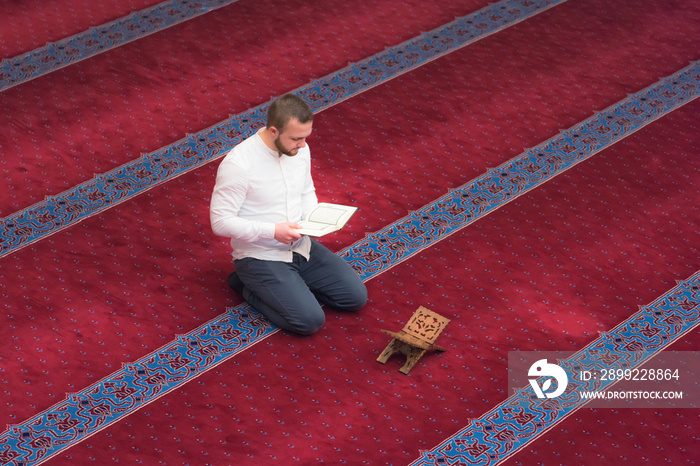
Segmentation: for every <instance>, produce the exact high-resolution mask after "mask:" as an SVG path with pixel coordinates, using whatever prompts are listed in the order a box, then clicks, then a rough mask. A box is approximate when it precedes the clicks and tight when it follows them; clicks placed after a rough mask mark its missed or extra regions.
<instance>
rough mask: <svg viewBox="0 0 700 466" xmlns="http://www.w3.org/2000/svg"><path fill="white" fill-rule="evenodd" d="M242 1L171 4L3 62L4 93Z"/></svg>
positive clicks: (1, 88) (0, 64)
mask: <svg viewBox="0 0 700 466" xmlns="http://www.w3.org/2000/svg"><path fill="white" fill-rule="evenodd" d="M237 1H238V0H202V1H199V2H191V1H189V0H171V1H168V2H163V3H160V4H158V5H156V6H153V7H151V8H146V9H145V10H141V11H137V12H135V13H132V14H130V15H128V16H125V17H123V18H120V19H118V20H116V21H112V22H111V23H107V24H103V25H101V26H97V27H94V28H91V29H88V30H87V31H84V32H81V33H80V34H76V35H74V36H71V37H67V38H65V39H62V40H60V41H57V42H52V43H49V44H46V45H45V46H43V47H40V48H38V49H35V50H32V51H31V52H28V53H25V54H23V55H18V56H16V57H13V58H7V59H5V60H2V62H0V92H2V91H4V90H6V89H9V88H11V87H14V86H17V85H19V84H22V83H24V82H27V81H31V80H32V79H35V78H38V77H40V76H43V75H45V74H48V73H51V72H53V71H56V70H59V69H61V68H64V67H66V66H70V65H72V64H74V63H77V62H79V61H82V60H85V59H87V58H90V57H93V56H95V55H98V54H100V53H103V52H107V51H108V50H111V49H113V48H116V47H119V46H121V45H124V44H127V43H129V42H132V41H135V40H138V39H141V38H143V37H146V36H148V35H150V34H153V33H156V32H158V31H162V30H163V29H166V28H169V27H171V26H175V25H176V24H179V23H182V22H185V21H188V20H190V19H192V18H196V17H197V16H201V15H203V14H205V13H209V12H210V11H213V10H216V9H217V8H221V7H224V6H227V5H230V4H232V3H235V2H237Z"/></svg>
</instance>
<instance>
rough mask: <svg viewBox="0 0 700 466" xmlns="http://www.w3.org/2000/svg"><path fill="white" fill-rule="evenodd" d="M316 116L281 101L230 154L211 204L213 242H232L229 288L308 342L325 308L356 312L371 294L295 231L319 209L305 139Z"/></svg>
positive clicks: (289, 98) (290, 99)
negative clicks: (262, 125) (232, 268)
mask: <svg viewBox="0 0 700 466" xmlns="http://www.w3.org/2000/svg"><path fill="white" fill-rule="evenodd" d="M312 126H313V113H312V112H311V110H310V109H309V107H308V105H306V103H305V102H304V101H303V100H302V99H301V98H299V97H298V96H296V95H293V94H286V95H283V96H282V97H279V98H278V99H276V100H275V101H274V102H273V103H272V105H271V106H270V109H269V110H268V114H267V126H266V127H265V128H262V129H260V130H259V131H258V132H257V133H256V134H255V135H253V136H251V137H249V138H248V139H246V140H245V141H243V142H241V143H240V144H239V145H237V146H236V147H235V148H233V150H231V151H230V152H229V153H228V154H227V155H226V157H225V158H224V160H223V161H222V162H221V165H220V166H219V171H218V173H217V176H216V185H215V187H214V192H213V194H212V200H211V210H210V214H211V224H212V229H213V231H214V233H215V234H217V235H220V236H225V237H228V238H231V247H232V248H233V259H234V265H235V269H236V271H235V272H234V273H233V274H231V276H230V277H229V285H231V287H232V288H234V289H235V290H237V291H238V292H240V293H241V294H242V295H243V297H244V298H245V300H246V301H248V303H250V304H251V305H252V306H253V307H254V308H255V309H257V310H258V311H260V312H261V313H262V314H264V315H265V316H266V317H267V318H268V319H269V320H270V321H271V322H272V323H273V324H274V325H276V326H277V327H280V328H282V329H285V330H289V331H292V332H295V333H299V334H304V335H310V334H312V333H314V332H316V331H317V330H318V329H319V328H320V327H321V326H322V325H323V323H324V321H325V314H324V312H323V309H322V308H321V304H327V305H329V306H332V307H334V308H337V309H339V310H344V311H357V310H359V309H360V308H361V307H362V306H364V305H365V303H366V301H367V290H366V288H365V286H364V284H363V283H362V281H361V280H360V278H359V276H358V275H357V273H355V271H354V270H353V269H352V268H351V267H350V266H349V265H348V264H347V263H346V262H345V261H344V260H342V259H341V258H339V257H338V256H337V255H335V254H333V253H332V252H331V251H329V250H328V249H327V248H326V247H325V246H323V245H321V244H320V243H319V242H317V241H316V240H313V239H311V238H309V237H308V236H305V235H300V234H299V233H298V231H297V229H298V228H300V225H299V224H298V223H297V222H299V221H301V220H302V219H305V218H306V216H307V215H308V214H309V212H311V210H312V209H313V208H314V207H315V206H316V205H317V204H318V200H317V198H316V191H315V188H314V184H313V181H312V178H311V157H310V152H309V148H308V146H307V145H306V139H307V138H308V137H309V135H310V134H311V130H312Z"/></svg>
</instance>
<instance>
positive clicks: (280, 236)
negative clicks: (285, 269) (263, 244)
mask: <svg viewBox="0 0 700 466" xmlns="http://www.w3.org/2000/svg"><path fill="white" fill-rule="evenodd" d="M297 228H301V225H299V224H298V223H294V222H284V223H278V224H276V225H275V239H276V240H277V241H279V242H280V243H284V244H289V243H291V242H293V241H296V240H298V239H299V238H301V235H300V234H299V233H298V232H297Z"/></svg>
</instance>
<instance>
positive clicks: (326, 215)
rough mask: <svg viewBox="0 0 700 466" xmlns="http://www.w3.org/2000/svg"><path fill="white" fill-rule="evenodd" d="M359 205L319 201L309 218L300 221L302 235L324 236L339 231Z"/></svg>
mask: <svg viewBox="0 0 700 466" xmlns="http://www.w3.org/2000/svg"><path fill="white" fill-rule="evenodd" d="M356 210H357V207H350V206H346V205H340V204H329V203H327V202H321V203H319V204H318V205H317V206H316V208H315V209H314V210H312V211H311V213H310V214H309V218H307V219H306V220H303V221H301V222H299V224H300V225H301V229H299V230H297V231H298V232H299V233H301V234H302V235H309V236H323V235H327V234H328V233H333V232H334V231H338V230H340V229H341V228H343V226H345V224H346V223H348V220H350V217H352V215H353V214H354V213H355V211H356Z"/></svg>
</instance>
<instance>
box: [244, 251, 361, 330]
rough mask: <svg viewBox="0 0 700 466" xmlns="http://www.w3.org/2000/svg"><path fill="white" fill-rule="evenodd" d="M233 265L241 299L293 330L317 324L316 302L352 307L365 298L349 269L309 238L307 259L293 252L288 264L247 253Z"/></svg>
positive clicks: (319, 317) (319, 315) (322, 319)
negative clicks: (238, 280) (240, 287)
mask: <svg viewBox="0 0 700 466" xmlns="http://www.w3.org/2000/svg"><path fill="white" fill-rule="evenodd" d="M234 265H235V267H236V273H237V274H238V278H239V279H240V280H241V282H243V285H244V288H243V292H242V293H243V298H245V300H246V301H247V302H248V303H249V304H250V305H251V306H253V307H254V308H255V309H256V310H258V311H259V312H261V313H262V314H263V315H264V316H265V317H267V318H268V319H269V320H270V321H271V322H272V323H273V324H274V325H275V326H277V327H280V328H282V329H285V330H289V331H292V332H295V333H300V334H303V335H310V334H312V333H314V332H316V331H317V330H318V329H319V328H321V326H322V325H323V323H324V322H325V320H326V316H325V314H324V312H323V309H322V308H321V305H322V304H326V305H329V306H331V307H333V308H335V309H338V310H341V311H357V310H359V309H360V308H361V307H362V306H364V305H365V303H366V302H367V289H366V288H365V285H364V283H362V280H360V277H359V276H358V275H357V273H356V272H355V271H354V270H353V269H352V267H350V266H349V265H348V263H347V262H345V261H344V260H343V259H341V258H340V257H338V256H337V255H335V254H333V253H332V252H331V251H330V250H329V249H328V248H326V247H325V246H323V245H322V244H320V243H319V242H317V241H315V240H313V239H312V240H311V252H310V254H309V260H308V261H307V260H306V259H305V258H304V256H302V255H300V254H297V253H294V260H293V262H282V261H266V260H259V259H254V258H252V257H247V258H244V259H238V260H235V261H234Z"/></svg>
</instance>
